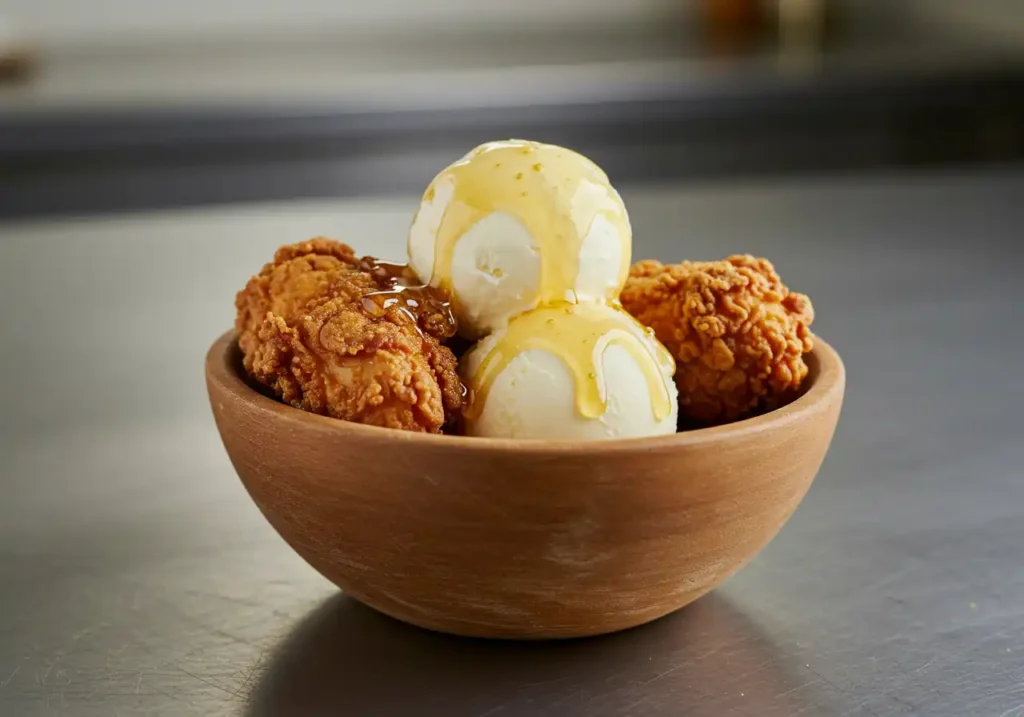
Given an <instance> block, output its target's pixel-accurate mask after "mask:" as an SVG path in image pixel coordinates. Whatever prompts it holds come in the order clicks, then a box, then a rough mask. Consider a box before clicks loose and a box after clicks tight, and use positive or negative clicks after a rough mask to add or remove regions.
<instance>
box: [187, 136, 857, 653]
mask: <svg viewBox="0 0 1024 717" xmlns="http://www.w3.org/2000/svg"><path fill="white" fill-rule="evenodd" d="M630 248H631V235H630V227H629V220H628V216H627V215H626V211H625V207H624V205H623V204H622V201H621V199H620V198H619V196H618V194H617V193H616V192H615V191H614V189H612V188H611V185H610V184H609V183H608V181H607V177H605V176H604V173H603V172H601V170H600V169H599V168H597V167H596V165H594V164H593V163H592V162H590V161H589V160H586V159H585V158H582V157H580V155H577V154H575V153H572V152H570V151H569V150H566V149H564V148H560V147H553V146H550V145H539V144H536V143H532V142H517V141H511V142H503V143H494V144H490V145H484V146H483V147H481V148H478V149H477V150H474V152H471V153H470V154H469V155H467V157H466V158H463V159H462V160H460V161H459V162H457V163H456V164H454V165H453V166H452V167H450V168H448V169H446V170H445V171H444V172H442V173H441V174H440V175H438V178H437V179H435V181H434V182H433V183H432V184H431V186H430V187H429V188H428V190H427V192H426V193H425V195H424V198H423V202H422V204H421V208H420V211H419V213H418V214H417V216H416V218H415V220H414V221H413V223H412V229H411V230H410V241H409V255H410V256H409V259H410V261H409V264H408V265H399V264H389V263H385V262H380V261H378V260H374V259H368V258H363V259H360V258H358V257H356V256H355V254H354V252H352V250H351V249H349V248H348V247H347V246H345V245H342V244H339V243H336V242H331V241H329V240H314V241H311V242H305V243H303V244H299V245H293V246H290V247H284V248H282V249H281V250H280V251H279V252H278V255H277V256H276V257H275V260H274V261H273V262H271V263H269V264H267V265H266V266H265V267H264V268H263V270H262V271H261V272H260V273H259V274H258V275H257V276H255V277H253V279H252V280H251V281H250V282H249V284H248V285H247V286H246V288H245V289H244V290H243V291H242V292H240V293H239V296H238V300H237V302H236V304H237V308H238V320H237V322H236V329H235V331H234V332H230V333H228V334H225V335H224V336H223V337H221V339H219V340H218V341H217V342H216V343H215V344H214V346H213V347H212V348H211V349H210V352H209V354H208V357H207V383H208V388H209V393H210V399H211V404H212V406H213V410H214V415H215V418H216V421H217V425H218V428H219V430H220V432H221V435H222V437H223V440H224V444H225V446H226V448H227V451H228V453H229V455H230V457H231V460H232V462H233V464H234V466H235V468H236V470H237V472H238V474H239V475H240V477H241V478H242V481H243V483H244V484H245V486H246V488H247V489H248V491H249V493H250V494H251V495H252V497H253V499H254V500H255V502H256V504H257V505H258V506H259V508H260V509H261V510H262V512H263V513H264V515H265V516H266V517H267V519H268V521H269V522H270V523H271V524H272V525H273V526H274V528H275V529H277V531H278V532H279V533H280V534H281V535H282V537H284V539H285V540H286V541H287V542H288V543H289V544H290V545H291V546H292V547H293V548H294V549H295V550H296V552H297V553H299V555H301V556H302V557H303V558H304V559H305V560H307V561H308V562H309V563H310V564H311V565H312V566H313V567H314V568H316V569H317V570H319V571H320V572H321V573H322V574H324V575H325V576H326V577H327V578H328V579H330V580H332V581H333V582H335V583H336V584H337V585H339V586H340V587H341V588H342V589H344V590H345V591H346V592H347V593H348V594H349V595H351V596H352V597H354V598H356V599H358V600H360V601H362V602H365V603H366V604H368V605H370V606H372V607H375V608H377V609H378V610H380V611H382V612H384V613H387V614H389V615H392V616H394V617H397V618H399V619H402V620H405V621H407V622H410V623H414V624H417V625H420V626H423V627H427V628H431V629H435V630H441V631H446V632H452V633H457V634H464V635H474V636H485V637H512V638H547V637H575V636H584V635H594V634H599V633H604V632H610V631H615V630H620V629H624V628H627V627H631V626H634V625H639V624H642V623H644V622H648V621H650V620H652V619H655V618H657V617H660V616H662V615H664V614H666V613H668V612H671V611H672V610H675V609H677V608H679V607H681V606H683V605H685V604H686V603H688V602H690V601H692V600H694V599H696V598H697V597H699V596H700V595H702V594H704V593H705V592H707V591H708V590H711V589H712V588H714V587H715V586H716V585H717V584H719V583H720V582H721V581H723V580H724V579H725V578H727V577H728V576H729V575H731V574H732V573H734V572H735V571H736V570H737V569H739V568H740V567H741V566H742V565H743V564H744V563H745V562H746V561H748V560H749V559H750V558H752V557H753V556H754V555H755V554H756V553H757V552H758V551H759V550H760V549H761V548H762V547H763V546H764V545H765V544H766V543H767V542H768V541H769V540H770V539H771V538H772V536H774V535H775V533H776V532H777V531H778V530H779V528H780V527H781V526H782V524H783V523H784V522H785V521H786V519H787V518H788V517H789V516H790V515H791V514H792V512H793V511H794V510H795V508H796V506H797V505H798V503H799V502H800V499H801V498H802V497H803V495H804V493H805V492H806V490H807V488H808V487H809V485H810V483H811V481H812V480H813V478H814V476H815V474H816V473H817V470H818V468H819V466H820V465H821V462H822V460H823V459H824V456H825V453H826V451H827V449H828V445H829V442H830V440H831V437H832V434H833V431H834V429H835V426H836V422H837V420H838V416H839V411H840V406H841V403H842V396H843V389H844V374H843V367H842V363H841V361H840V359H839V357H838V356H837V355H836V353H835V352H834V351H833V350H832V349H831V348H830V347H829V346H828V345H827V344H825V343H824V342H822V341H820V340H818V339H815V338H814V337H812V336H811V334H810V330H809V324H810V322H811V320H812V318H813V314H812V311H811V308H810V303H809V301H808V300H807V298H806V297H804V296H802V295H799V294H794V293H792V292H789V291H788V289H786V288H785V286H784V285H783V284H782V283H781V280H780V279H779V278H778V276H777V274H775V272H774V269H773V268H772V267H771V265H770V264H768V263H767V262H765V261H763V260H756V259H754V258H752V257H732V258H730V259H728V260H724V261H721V262H706V263H694V262H684V263H682V264H679V265H672V266H663V265H660V264H657V263H654V262H639V263H638V264H636V265H635V266H633V267H632V269H631V268H630V261H631V257H630ZM460 336H461V338H460Z"/></svg>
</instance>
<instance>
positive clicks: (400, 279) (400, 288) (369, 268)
mask: <svg viewBox="0 0 1024 717" xmlns="http://www.w3.org/2000/svg"><path fill="white" fill-rule="evenodd" d="M360 268H361V269H363V271H366V272H369V273H370V274H372V275H373V276H374V278H375V279H377V281H378V282H379V283H380V284H381V285H383V286H385V287H387V288H384V289H379V290H377V291H371V292H369V293H367V294H365V295H364V296H363V299H362V307H363V310H364V311H365V312H366V313H367V314H369V315H370V316H373V317H376V318H379V317H381V316H384V315H385V314H386V313H387V312H388V310H389V309H391V308H393V307H397V309H398V311H399V312H401V313H403V314H404V315H405V316H406V317H407V318H408V319H410V320H411V321H412V323H413V324H415V325H416V327H417V328H420V329H421V327H420V326H419V323H420V322H419V317H420V316H421V314H422V312H423V309H424V308H428V307H429V308H430V309H432V310H433V312H434V313H436V314H438V315H440V316H442V317H443V320H444V324H445V327H446V329H445V331H444V332H443V333H444V334H445V335H447V336H451V335H453V334H454V333H455V326H456V322H455V314H454V312H453V311H452V306H451V302H450V301H448V300H447V299H446V298H445V295H444V293H443V292H442V291H438V289H436V288H434V287H432V286H429V285H427V284H423V283H422V282H421V281H420V280H419V278H417V276H416V272H414V271H413V270H412V268H411V267H410V266H409V265H408V264H394V263H391V262H387V261H379V260H377V259H374V258H373V257H365V258H364V259H362V260H360ZM421 330H422V329H421Z"/></svg>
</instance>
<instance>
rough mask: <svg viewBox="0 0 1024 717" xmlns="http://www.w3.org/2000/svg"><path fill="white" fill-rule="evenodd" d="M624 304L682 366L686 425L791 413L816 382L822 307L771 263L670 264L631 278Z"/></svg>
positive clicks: (644, 268)
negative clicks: (801, 391) (811, 359)
mask: <svg viewBox="0 0 1024 717" xmlns="http://www.w3.org/2000/svg"><path fill="white" fill-rule="evenodd" d="M621 300H622V305H623V307H624V308H625V309H626V311H628V312H629V313H631V314H632V315H633V316H634V317H635V318H636V319H637V320H638V321H640V323H642V324H645V325H647V326H649V327H651V328H652V329H653V330H654V333H655V335H656V336H657V337H658V339H659V340H660V341H661V342H662V343H663V344H665V346H666V347H667V348H668V350H669V351H670V352H671V353H672V355H673V356H675V358H676V385H677V386H678V387H679V404H680V405H679V409H680V411H679V413H680V416H681V417H684V418H688V419H690V421H693V422H697V423H700V424H708V423H720V422H723V421H732V420H736V419H738V418H742V417H744V416H746V415H748V414H750V413H752V412H754V411H758V410H771V409H772V408H776V407H778V406H779V405H781V404H782V403H783V402H784V401H785V400H786V399H787V398H789V397H791V396H792V395H793V394H794V392H795V391H796V390H797V389H798V388H799V387H800V383H801V381H803V379H804V378H805V377H806V376H807V365H806V364H805V363H804V359H803V354H804V353H805V352H807V351H810V350H811V348H812V341H813V335H812V334H811V330H810V325H811V322H812V321H813V320H814V309H813V307H812V306H811V302H810V299H808V298H807V297H806V296H805V295H803V294H796V293H792V292H790V291H789V290H788V289H787V288H786V287H785V285H783V283H782V280H781V279H780V278H779V275H778V274H777V273H776V272H775V268H774V267H773V266H772V265H771V263H770V262H769V261H767V260H766V259H756V258H754V257H752V256H750V255H741V256H731V257H729V258H728V259H726V260H724V261H711V262H683V263H682V264H675V265H668V266H666V265H663V264H661V263H660V262H657V261H641V262H639V263H637V264H636V265H634V266H633V267H632V269H630V272H629V279H628V280H627V282H626V287H625V289H623V291H622V297H621Z"/></svg>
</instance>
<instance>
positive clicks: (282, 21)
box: [0, 0, 695, 43]
mask: <svg viewBox="0 0 1024 717" xmlns="http://www.w3.org/2000/svg"><path fill="white" fill-rule="evenodd" d="M694 2H695V0H287V1H282V0H174V1H173V2H153V1H152V0H0V18H6V19H7V21H8V22H10V23H12V24H14V25H15V26H16V27H18V28H19V29H20V30H21V31H22V32H25V33H27V34H30V35H32V36H33V37H36V38H39V39H41V40H43V41H54V42H75V43H78V42H96V41H99V42H103V41H107V40H117V41H122V40H125V39H129V40H132V39H134V40H145V39H148V38H152V39H176V40H177V39H181V38H182V37H187V36H189V35H193V34H202V35H219V34H228V35H238V34H270V33H273V34H289V35H291V34H301V33H306V32H318V33H319V32H333V31H346V32H361V31H365V32H374V31H380V30H387V31H403V30H414V29H422V30H423V31H426V32H429V31H432V30H443V29H447V28H453V27H458V26H472V25H478V24H491V23H498V22H509V23H514V24H516V25H518V26H529V25H532V24H536V23H575V22H579V21H585V22H593V23H608V22H630V21H642V22H657V20H658V19H659V18H660V17H663V16H664V15H666V14H672V13H674V12H676V11H678V9H679V8H680V6H681V5H692V4H693V3H694Z"/></svg>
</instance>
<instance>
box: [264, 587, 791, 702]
mask: <svg viewBox="0 0 1024 717" xmlns="http://www.w3.org/2000/svg"><path fill="white" fill-rule="evenodd" d="M781 658H782V656H781V655H780V654H779V650H778V648H777V647H776V646H775V645H774V644H772V642H771V641H770V640H768V639H766V638H765V637H764V636H763V635H762V634H761V633H760V632H759V631H758V630H757V628H756V626H754V625H753V624H752V623H751V622H750V621H749V620H747V619H746V617H744V616H743V615H742V613H740V612H739V611H737V610H736V609H735V608H734V607H733V606H732V605H731V604H730V603H729V602H728V601H727V600H726V599H725V598H723V597H721V596H719V595H717V594H714V593H713V594H711V595H709V596H707V597H705V598H702V599H701V600H698V601H697V602H695V603H693V604H692V605H690V606H688V607H687V608H686V609H684V610H681V611H679V612H677V613H675V614H673V615H670V616H669V617H666V618H663V619H662V620H659V621H657V622H654V623H651V624H649V625H646V626H643V627H639V628H636V629H633V630H629V631H626V632H621V633H618V634H614V635H609V636H605V637H598V638H589V639H581V640H570V641H562V642H499V641H486V640H473V639H465V638H456V637H449V636H447V635H441V634H437V633H432V632H427V631H424V630H420V629H418V628H414V627H410V626H407V625H404V624H402V623H400V622H397V621H395V620H392V619H390V618H387V617H384V616H382V615H380V614H378V613H376V612H374V611H372V610H370V609H369V608H366V607H364V606H362V605H360V604H359V603H357V602H355V601H354V600H350V599H348V598H345V597H343V596H340V595H339V596H337V597H334V598H331V599H329V600H327V601H326V602H325V603H324V604H323V605H321V606H320V607H319V608H317V609H316V610H314V611H313V612H312V613H310V615H309V616H308V617H307V618H306V619H305V620H303V621H302V622H301V623H300V624H299V625H298V626H297V627H296V629H295V630H294V632H293V633H292V634H291V635H290V636H289V637H288V638H287V639H286V640H285V641H284V643H282V644H281V645H280V646H279V647H278V649H277V650H276V651H275V653H274V655H272V657H271V659H270V662H269V664H268V667H267V669H266V672H265V673H264V675H263V677H262V679H261V680H259V681H258V683H256V684H255V686H254V688H253V690H252V692H251V694H250V695H249V712H248V715H249V717H270V716H274V717H278V716H280V715H288V716H289V717H304V716H306V715H356V716H358V717H367V716H369V715H387V716H388V717H396V716H398V715H406V714H425V715H445V717H462V716H463V715H465V716H469V715H474V716H477V717H483V715H493V716H498V715H503V716H509V715H520V714H521V715H531V716H535V717H544V716H546V715H552V716H554V715H558V716H560V717H561V716H562V715H566V714H577V713H579V714H586V715H588V716H598V715H631V714H642V715H652V716H653V715H661V714H665V715H676V714H686V715H688V716H689V717H701V716H704V715H707V716H709V717H710V716H711V715H714V716H715V717H718V716H719V715H726V714H744V715H745V714H755V713H756V714H757V715H759V716H761V717H771V716H774V715H780V716H781V715H786V716H788V715H791V714H793V713H795V712H797V711H798V710H799V708H800V706H801V705H802V704H806V703H805V701H804V700H805V699H806V698H808V697H811V696H810V695H807V694H803V691H798V692H793V691H790V692H789V694H786V693H787V690H789V688H790V687H792V685H794V684H796V685H799V684H800V682H798V681H794V680H795V679H796V678H795V677H794V676H792V675H788V674H787V672H786V670H785V669H784V668H783V667H782V664H783V663H784V662H786V660H784V659H781ZM751 709H753V710H754V711H753V712H750V710H751Z"/></svg>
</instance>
